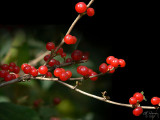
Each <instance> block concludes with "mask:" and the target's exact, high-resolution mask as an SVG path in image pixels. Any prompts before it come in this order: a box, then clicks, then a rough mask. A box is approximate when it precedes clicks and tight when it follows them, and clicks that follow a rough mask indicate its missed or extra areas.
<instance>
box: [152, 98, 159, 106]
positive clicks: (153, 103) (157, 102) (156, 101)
mask: <svg viewBox="0 0 160 120" xmlns="http://www.w3.org/2000/svg"><path fill="white" fill-rule="evenodd" d="M151 103H152V105H158V104H159V103H160V98H159V97H153V98H152V99H151Z"/></svg>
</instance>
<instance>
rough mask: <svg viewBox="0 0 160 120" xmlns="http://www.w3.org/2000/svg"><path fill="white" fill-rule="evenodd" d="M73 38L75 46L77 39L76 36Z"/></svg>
mask: <svg viewBox="0 0 160 120" xmlns="http://www.w3.org/2000/svg"><path fill="white" fill-rule="evenodd" d="M72 37H73V44H76V42H77V38H76V37H75V36H72Z"/></svg>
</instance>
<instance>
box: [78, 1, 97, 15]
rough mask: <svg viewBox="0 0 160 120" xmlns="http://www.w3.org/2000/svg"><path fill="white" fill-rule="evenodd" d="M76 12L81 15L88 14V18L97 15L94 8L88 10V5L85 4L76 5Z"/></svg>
mask: <svg viewBox="0 0 160 120" xmlns="http://www.w3.org/2000/svg"><path fill="white" fill-rule="evenodd" d="M75 10H76V11H77V12H78V13H80V14H81V13H85V12H86V13H87V15H88V16H93V15H94V14H95V11H94V9H93V8H87V5H86V4H85V3H84V2H78V3H77V4H76V5H75Z"/></svg>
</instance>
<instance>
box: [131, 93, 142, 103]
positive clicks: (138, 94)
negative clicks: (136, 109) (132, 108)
mask: <svg viewBox="0 0 160 120" xmlns="http://www.w3.org/2000/svg"><path fill="white" fill-rule="evenodd" d="M133 97H135V98H136V99H137V100H138V102H142V101H143V95H142V94H141V93H139V92H136V93H134V95H133Z"/></svg>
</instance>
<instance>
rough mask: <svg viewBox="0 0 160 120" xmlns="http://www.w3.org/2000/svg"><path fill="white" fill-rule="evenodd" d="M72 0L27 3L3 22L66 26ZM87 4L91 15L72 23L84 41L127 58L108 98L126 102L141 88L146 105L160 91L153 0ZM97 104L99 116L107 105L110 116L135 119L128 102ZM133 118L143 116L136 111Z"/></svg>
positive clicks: (71, 15) (70, 17) (72, 12)
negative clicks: (27, 5) (25, 7)
mask: <svg viewBox="0 0 160 120" xmlns="http://www.w3.org/2000/svg"><path fill="white" fill-rule="evenodd" d="M88 1H89V0H87V1H85V2H86V3H88ZM77 2H78V0H76V1H71V0H70V1H63V2H53V3H52V4H50V3H47V4H44V5H36V6H34V7H33V8H32V7H31V6H29V8H31V9H27V11H25V10H24V11H22V12H21V11H20V10H18V11H16V12H15V13H14V14H12V13H11V14H9V15H7V16H9V18H8V17H7V21H8V22H7V23H6V24H8V23H10V24H11V25H12V24H22V25H24V27H26V28H28V27H35V28H36V27H37V26H45V25H66V26H67V27H69V25H70V24H71V23H72V21H73V20H74V19H75V18H76V16H77V13H76V12H75V10H74V5H75V4H76V3H77ZM45 5H46V6H45ZM91 6H92V7H93V8H94V9H95V16H93V17H92V18H91V17H88V16H84V17H83V18H82V19H80V21H79V22H78V23H77V24H76V26H75V29H76V30H78V31H80V32H81V33H82V34H83V35H84V37H85V38H86V39H87V38H88V39H87V42H88V43H90V45H93V46H94V49H95V50H96V48H100V47H101V49H102V51H103V50H104V51H105V50H106V48H107V47H108V49H107V50H109V51H110V52H109V54H111V55H114V56H115V57H117V58H123V59H125V60H126V63H127V65H126V67H125V68H123V69H121V70H118V71H117V72H115V74H114V75H113V76H112V88H111V90H109V96H110V97H111V100H113V101H117V102H122V103H128V99H129V98H130V97H131V96H132V95H133V94H134V93H135V92H141V91H144V93H145V96H146V98H147V100H148V101H147V102H143V103H142V105H150V99H151V98H152V97H153V96H160V94H159V91H158V87H159V84H158V83H159V70H158V68H159V63H160V62H159V58H158V57H159V27H160V26H159V18H158V16H159V13H158V11H157V10H156V3H154V4H153V5H152V4H151V3H146V2H145V3H131V2H128V3H127V2H124V3H122V2H116V1H114V2H112V3H111V2H108V1H98V0H95V2H94V3H93V5H91ZM5 15H6V14H5ZM2 18H6V17H2ZM2 21H3V20H2ZM5 22H6V21H4V23H5ZM12 22H13V23H12ZM67 27H66V30H67V29H68V28H67ZM64 34H65V32H64ZM96 46H98V47H96ZM99 46H100V47H99ZM85 49H86V50H87V48H85ZM99 54H101V53H99ZM94 55H95V56H96V54H94ZM104 59H105V58H104ZM90 99H92V98H90ZM93 103H94V101H93ZM96 104H98V106H102V109H101V107H98V109H99V110H96V108H94V106H93V110H94V111H96V112H98V114H99V116H100V118H101V119H108V118H107V116H106V112H108V111H109V113H111V116H110V119H117V118H119V119H137V117H134V116H133V115H132V109H131V108H125V107H121V106H115V105H110V110H109V109H107V111H106V110H105V107H108V106H106V104H107V103H103V102H96ZM144 111H147V110H144ZM96 119H97V118H96ZM138 119H145V117H144V116H143V115H141V117H139V118H138Z"/></svg>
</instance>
